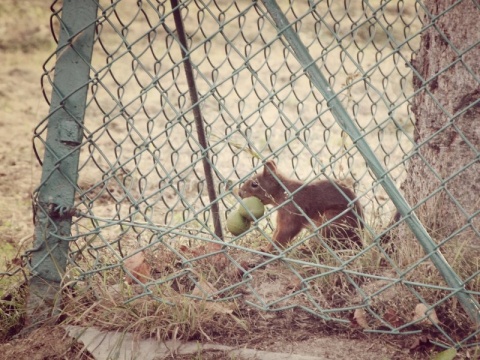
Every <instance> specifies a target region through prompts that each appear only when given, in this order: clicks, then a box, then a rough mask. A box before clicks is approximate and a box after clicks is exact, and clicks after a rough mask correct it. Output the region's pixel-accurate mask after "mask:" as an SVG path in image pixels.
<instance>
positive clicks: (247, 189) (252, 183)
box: [238, 160, 280, 205]
mask: <svg viewBox="0 0 480 360" xmlns="http://www.w3.org/2000/svg"><path fill="white" fill-rule="evenodd" d="M276 174H277V164H275V161H273V160H268V161H267V162H266V163H265V165H264V167H263V172H262V173H261V174H257V175H254V176H252V177H251V178H250V179H248V180H247V181H245V182H244V183H243V185H242V186H241V187H240V190H239V192H238V194H239V195H240V197H241V198H242V199H244V198H247V197H250V196H256V197H257V198H259V199H260V201H261V202H262V203H263V204H264V205H268V204H274V198H275V197H276V196H277V194H276V192H277V191H278V190H277V189H278V188H279V185H280V184H279V183H278V180H277V179H276V176H275V175H276Z"/></svg>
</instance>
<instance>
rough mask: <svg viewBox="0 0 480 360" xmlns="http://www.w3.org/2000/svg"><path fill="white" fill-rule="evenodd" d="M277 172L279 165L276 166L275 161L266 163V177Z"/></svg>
mask: <svg viewBox="0 0 480 360" xmlns="http://www.w3.org/2000/svg"><path fill="white" fill-rule="evenodd" d="M276 172H277V164H275V161H273V160H268V161H267V162H266V163H265V167H264V168H263V173H264V174H265V175H270V174H271V173H276Z"/></svg>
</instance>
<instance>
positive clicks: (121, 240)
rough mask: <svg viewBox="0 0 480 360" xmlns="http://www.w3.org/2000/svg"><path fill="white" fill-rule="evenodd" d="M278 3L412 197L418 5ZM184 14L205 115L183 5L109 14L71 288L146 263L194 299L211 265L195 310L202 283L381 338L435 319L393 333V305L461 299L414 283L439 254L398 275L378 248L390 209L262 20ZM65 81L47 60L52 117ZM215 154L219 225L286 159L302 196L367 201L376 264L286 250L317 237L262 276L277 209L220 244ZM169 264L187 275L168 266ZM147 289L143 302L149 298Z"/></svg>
mask: <svg viewBox="0 0 480 360" xmlns="http://www.w3.org/2000/svg"><path fill="white" fill-rule="evenodd" d="M280 5H281V8H282V11H283V13H284V14H285V16H286V17H287V19H288V20H289V22H290V24H291V26H292V28H293V29H294V30H295V32H296V33H297V34H298V35H299V37H300V39H301V41H302V42H303V44H304V45H305V46H306V48H307V49H308V52H309V53H310V55H311V56H312V58H313V59H314V62H315V65H316V66H318V68H319V69H320V70H321V72H322V73H323V75H324V76H325V77H326V78H327V80H328V83H329V86H330V87H331V90H332V91H333V92H334V93H335V97H336V98H337V99H339V100H340V101H341V102H342V104H343V106H344V108H345V109H346V110H347V112H348V113H349V115H350V116H351V117H352V118H353V119H354V121H355V123H356V125H357V126H358V128H359V130H360V132H361V134H362V137H363V138H364V139H366V141H367V142H368V144H369V145H370V147H371V148H372V149H373V151H374V153H375V155H376V157H377V158H378V159H379V160H380V161H381V162H382V163H383V165H384V167H385V169H387V173H388V175H389V176H391V177H392V178H393V180H394V181H395V182H396V183H397V184H398V185H400V184H401V183H402V181H403V180H404V179H405V176H406V172H405V169H406V164H407V162H408V161H409V159H410V157H411V156H412V153H413V152H412V149H413V148H414V139H413V136H414V135H413V131H414V123H415V119H414V115H413V113H412V100H413V97H414V96H415V94H414V90H413V85H412V78H413V73H414V72H415V70H414V68H413V67H412V66H411V64H410V62H411V59H412V56H413V55H414V53H415V52H416V51H417V50H418V48H419V44H420V35H421V28H422V19H423V16H424V9H423V5H422V3H421V2H419V1H414V0H406V1H396V2H393V1H380V2H378V1H367V0H365V1H346V2H339V1H308V2H307V1H291V2H288V3H286V2H281V4H280ZM180 10H181V15H182V18H183V22H184V25H185V30H186V34H187V49H183V50H184V51H186V57H188V59H189V60H190V61H191V64H192V66H193V70H194V77H195V85H196V88H197V91H198V99H199V100H198V104H192V103H191V101H190V96H189V87H188V84H187V79H186V77H185V72H184V68H183V62H184V61H185V58H183V57H182V52H181V44H180V43H179V40H178V32H177V29H176V26H175V23H174V19H173V11H174V9H172V8H171V6H170V2H167V1H156V2H155V1H138V2H132V1H127V0H118V1H111V2H107V1H100V3H99V12H98V17H97V21H96V24H95V25H96V36H95V43H94V53H93V60H92V63H91V65H89V66H90V67H91V72H90V81H89V83H88V86H89V95H88V99H87V104H86V115H85V123H84V125H83V138H82V139H81V144H80V145H79V147H78V148H79V149H80V166H79V179H78V183H77V184H76V190H77V196H76V200H75V210H76V215H77V216H76V217H75V219H74V223H73V226H72V234H71V236H70V238H69V239H67V240H68V241H71V253H70V255H69V261H70V264H71V266H73V267H74V268H75V269H77V270H76V271H78V274H76V278H77V279H86V278H88V277H89V276H94V275H95V274H99V273H100V272H101V271H113V272H115V271H118V272H119V270H120V269H122V270H123V271H127V273H128V271H129V270H128V269H125V267H124V259H128V258H130V257H132V256H134V255H135V254H138V253H140V252H143V253H146V254H148V256H153V257H154V258H155V259H156V261H157V265H156V271H157V275H156V276H154V278H153V279H151V282H149V283H148V284H155V285H157V286H160V285H165V284H166V285H169V284H171V282H172V281H177V282H182V283H185V282H188V281H190V282H191V283H192V284H197V285H198V284H199V283H201V282H200V280H199V277H200V276H199V275H198V274H199V273H201V272H202V271H203V270H204V266H205V262H207V263H208V259H214V260H213V262H214V263H215V266H217V267H218V266H221V268H222V271H219V272H218V273H215V274H212V273H209V276H212V277H213V278H209V279H208V281H209V282H210V283H214V284H215V287H216V291H214V292H208V291H204V292H203V293H202V295H201V296H199V295H198V293H196V292H195V291H194V289H195V288H196V287H195V285H192V286H190V287H188V286H186V289H187V290H185V293H186V294H187V295H189V296H192V297H200V298H201V297H206V298H208V299H215V298H218V297H219V296H220V297H222V298H223V299H224V300H225V299H232V298H238V297H241V295H240V294H243V293H242V292H243V291H246V292H247V295H244V299H245V300H246V302H247V303H248V304H250V305H253V306H256V307H259V308H261V309H277V310H278V309H284V308H291V307H298V308H301V309H304V310H306V311H308V312H310V313H314V314H316V315H319V316H321V317H323V318H325V319H335V320H338V321H340V322H346V323H349V322H350V320H348V318H347V317H346V316H345V315H344V314H346V313H349V312H351V311H355V309H364V310H365V311H366V312H368V314H369V316H371V317H372V318H373V319H374V320H373V321H374V322H377V323H379V324H381V326H380V329H381V331H384V332H393V333H395V332H398V331H399V329H404V328H407V327H408V326H409V325H411V324H414V325H415V324H417V323H419V322H420V321H423V320H424V319H425V316H426V315H425V316H424V317H423V318H419V319H416V320H412V319H403V321H401V322H400V321H397V322H396V321H393V320H392V318H390V319H388V318H386V317H385V316H384V315H385V313H388V312H390V311H391V309H392V308H394V307H395V306H398V304H397V305H395V302H396V301H397V300H398V299H396V294H401V297H402V298H403V299H402V300H404V301H405V302H409V303H410V304H417V303H422V304H423V303H426V304H430V305H433V303H436V304H441V303H442V302H446V301H448V300H449V299H450V298H451V296H452V294H453V293H454V292H455V291H456V290H455V289H450V288H449V287H448V286H446V285H445V284H444V283H443V282H442V280H441V279H438V278H432V282H431V283H419V282H416V281H415V276H414V273H417V272H422V271H423V270H424V269H425V268H428V266H429V265H428V261H426V259H428V256H429V255H428V254H427V255H426V256H425V257H423V256H422V255H420V254H421V250H419V249H418V252H415V254H412V256H414V257H413V258H411V259H409V260H408V261H406V260H405V259H403V260H400V259H399V258H398V257H396V255H392V253H390V252H388V251H387V250H386V249H384V248H382V247H381V246H380V245H379V242H378V241H376V240H378V238H379V235H380V234H381V233H382V232H383V231H384V230H385V229H386V228H387V227H388V226H389V225H388V224H389V223H390V220H391V219H392V217H393V215H394V212H395V208H394V206H392V204H391V201H390V200H389V198H388V196H386V194H385V192H384V190H383V189H382V187H381V186H380V184H379V183H380V182H381V180H379V181H377V180H376V179H375V178H374V177H373V176H372V174H371V173H370V171H369V169H368V167H367V166H366V164H365V160H364V159H363V157H362V156H361V154H360V153H359V151H358V149H357V147H356V144H355V143H354V141H352V140H351V139H350V138H349V137H348V136H347V135H346V134H345V133H344V132H343V131H342V129H341V127H340V126H339V125H338V124H337V123H336V121H335V119H334V117H333V116H332V114H331V109H330V107H329V104H328V103H327V101H326V100H325V99H324V98H323V97H322V96H321V94H320V93H319V92H318V90H316V88H315V87H314V86H312V83H311V80H310V78H309V77H308V76H307V74H306V72H305V71H304V68H303V67H302V66H301V65H300V64H299V62H298V61H297V59H296V57H295V55H294V53H293V52H292V49H291V48H290V46H289V44H288V43H287V42H286V41H285V40H284V38H283V37H282V36H281V34H279V31H280V32H281V29H277V28H276V26H275V24H274V22H273V20H272V19H271V17H270V15H269V14H268V12H267V10H266V8H265V7H264V5H263V4H262V3H260V2H257V1H253V2H252V1H234V2H228V1H227V2H225V1H215V0H213V1H201V0H196V1H184V2H182V3H181V4H180ZM61 15H62V7H61V4H60V3H57V2H54V3H53V5H52V18H51V25H52V33H53V35H54V37H55V38H56V39H57V38H58V29H59V27H60V26H62V20H61ZM74 37H75V34H72V39H74ZM60 51H61V50H60ZM56 55H57V56H58V53H57V54H56ZM54 67H55V56H53V55H52V57H51V58H50V59H49V60H48V61H47V62H46V63H45V65H44V69H45V72H44V75H43V78H42V85H43V92H44V95H45V98H46V99H47V101H48V99H49V94H50V93H51V91H52V83H53V69H54ZM67 96H68V95H67ZM196 105H199V107H200V109H201V114H202V116H203V121H204V127H205V131H206V135H207V141H208V148H207V149H203V148H202V146H201V145H200V144H199V141H198V137H197V129H196V127H195V122H194V117H193V113H192V109H193V107H194V106H196ZM48 119H49V117H46V118H45V119H44V120H43V121H42V122H41V123H40V124H39V125H38V126H37V128H36V130H35V137H34V147H35V150H36V153H37V154H38V157H39V158H41V155H42V153H43V151H44V150H43V149H44V147H45V146H47V145H46V144H45V138H46V123H47V122H48ZM206 152H208V155H209V156H208V159H207V160H208V161H209V163H210V165H211V166H212V169H213V174H214V180H215V184H216V185H215V186H216V189H215V190H216V192H217V196H218V201H219V205H220V211H221V213H222V215H223V218H224V217H225V216H226V215H227V214H228V213H229V211H231V210H232V209H233V208H234V207H236V206H237V201H238V196H237V194H236V191H235V189H236V188H237V186H238V185H239V184H241V183H242V182H244V181H245V179H247V178H248V177H250V176H251V175H252V174H253V173H254V172H256V171H259V169H260V168H261V166H262V160H265V159H276V160H277V163H278V167H279V168H280V169H282V172H283V173H284V174H285V175H287V176H289V177H293V178H297V179H301V180H305V181H310V180H312V179H318V178H325V177H327V178H329V179H332V180H338V181H341V182H343V183H346V184H348V185H350V186H352V187H354V188H355V190H356V194H357V195H358V199H359V201H360V202H361V203H362V205H363V206H364V208H365V225H366V226H365V234H364V237H365V239H364V243H365V244H364V245H365V246H364V248H363V249H362V250H361V251H359V252H356V253H352V252H351V251H346V252H343V253H340V254H338V253H335V252H333V251H327V252H326V254H325V255H324V256H325V257H326V258H322V259H320V260H319V259H316V260H314V259H311V258H310V259H305V258H302V257H301V256H300V255H298V254H296V253H295V254H294V253H293V252H289V251H290V250H292V249H293V250H295V249H297V248H298V246H299V245H300V244H307V246H308V244H309V240H312V241H315V238H316V235H317V234H316V233H315V232H314V233H310V232H305V233H304V234H303V235H302V238H301V240H300V241H299V242H297V243H296V244H295V245H294V246H292V248H291V249H290V250H289V251H285V252H283V253H281V254H280V255H274V254H269V255H266V257H265V258H261V259H263V260H258V258H257V257H258V256H259V255H258V254H259V247H258V246H257V245H258V243H259V242H262V241H263V239H262V237H266V238H267V239H268V238H270V235H271V231H272V225H271V220H270V218H273V217H274V211H270V212H268V213H267V215H265V216H264V217H263V218H262V219H261V220H260V221H258V222H256V223H255V226H254V227H252V228H251V229H250V230H249V232H247V233H246V234H245V235H244V236H240V237H234V236H230V235H229V236H227V237H226V239H225V243H222V242H221V241H219V240H218V238H216V237H215V235H214V233H213V230H212V228H213V227H212V214H211V205H212V204H211V201H210V199H209V198H208V192H207V188H206V182H205V174H204V168H203V167H202V160H203V159H204V158H205V155H206ZM40 186H42V185H40ZM390 224H391V223H390ZM320 242H321V243H322V244H324V243H323V242H322V241H320ZM209 246H214V247H213V249H214V250H208V249H209ZM202 247H203V248H202ZM205 247H206V248H207V249H205ZM198 248H202V250H201V251H197V250H198ZM326 248H327V249H328V245H327V246H326ZM192 249H193V250H192ZM195 249H197V250H195ZM412 253H413V252H412ZM218 257H220V258H221V260H218V259H219V258H218ZM253 258H255V259H256V262H254V264H253V265H252V264H251V260H252V259H253ZM277 260H278V261H277ZM158 262H162V264H158ZM170 262H171V263H172V264H173V263H175V264H177V263H180V264H181V267H180V268H176V267H175V266H176V265H175V266H173V265H172V267H168V266H167V265H166V263H170ZM268 264H276V265H275V266H277V267H278V269H277V270H278V271H279V273H281V274H284V276H285V277H284V278H283V280H282V281H280V284H279V283H278V282H277V283H275V285H274V286H277V287H278V288H279V289H283V287H282V286H286V283H292V282H294V283H298V284H299V286H298V287H297V288H296V290H295V291H293V292H291V291H290V292H289V293H282V292H281V291H278V292H277V293H275V292H271V291H270V290H271V289H270V288H269V287H266V286H265V275H264V273H262V268H264V267H265V266H267V265H268ZM192 269H193V270H195V271H193V272H192ZM217 270H218V269H217ZM223 270H225V271H223ZM239 271H240V273H241V276H240V278H239V277H238V276H237V275H238V272H239ZM221 272H225V273H226V274H227V276H221V275H220V274H219V273H221ZM476 275H477V273H475V274H474V275H472V276H476ZM205 276H206V275H205ZM175 279H176V280H175ZM185 279H188V281H187V280H185ZM333 279H337V282H335V281H334V280H333ZM148 284H147V285H145V284H144V285H143V293H142V295H141V296H144V295H152V292H153V290H152V287H149V285H148ZM339 287H340V289H339ZM245 289H246V290H245ZM325 289H327V290H325ZM240 290H241V291H240ZM335 294H337V295H335ZM472 294H474V295H475V296H477V295H478V294H477V293H476V292H472ZM429 309H430V307H429ZM434 326H436V327H438V329H439V331H440V332H441V333H442V336H444V341H445V342H447V343H448V342H451V343H455V342H456V341H458V339H453V338H452V337H453V335H449V334H448V331H446V330H445V329H444V328H441V326H440V325H439V324H438V323H437V324H434ZM379 331H380V330H379Z"/></svg>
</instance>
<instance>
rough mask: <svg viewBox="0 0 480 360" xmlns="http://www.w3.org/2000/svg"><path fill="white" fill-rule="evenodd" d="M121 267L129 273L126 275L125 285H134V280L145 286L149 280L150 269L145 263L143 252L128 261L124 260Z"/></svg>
mask: <svg viewBox="0 0 480 360" xmlns="http://www.w3.org/2000/svg"><path fill="white" fill-rule="evenodd" d="M123 266H124V267H125V269H126V270H128V272H129V273H127V274H126V279H127V284H134V283H136V280H138V281H140V282H141V283H143V284H145V283H146V282H148V281H149V280H150V279H151V270H152V269H151V267H150V265H149V264H148V263H147V262H146V261H145V255H144V253H143V252H139V253H136V254H135V255H133V256H131V257H129V258H128V259H125V261H124V262H123Z"/></svg>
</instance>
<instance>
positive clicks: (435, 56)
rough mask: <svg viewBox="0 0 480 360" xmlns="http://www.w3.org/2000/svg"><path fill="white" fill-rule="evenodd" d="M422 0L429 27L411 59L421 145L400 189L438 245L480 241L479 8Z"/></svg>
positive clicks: (445, 0) (465, 3) (443, 0)
mask: <svg viewBox="0 0 480 360" xmlns="http://www.w3.org/2000/svg"><path fill="white" fill-rule="evenodd" d="M424 3H425V6H426V9H427V14H426V15H425V24H424V25H425V27H427V28H428V29H427V30H425V32H424V33H423V35H422V40H421V45H420V51H419V53H418V54H417V56H416V58H415V60H414V61H413V65H414V67H415V69H416V70H417V71H418V75H419V76H417V77H415V78H414V87H415V90H416V91H418V95H417V96H416V97H415V100H414V106H413V111H414V113H415V115H416V119H417V120H416V131H415V141H416V143H417V148H416V152H415V155H414V156H413V158H412V159H411V162H410V164H409V168H408V176H407V180H406V181H405V182H404V184H403V185H402V189H403V191H404V193H405V197H406V199H407V200H408V201H409V202H410V204H411V205H412V206H416V205H420V206H419V207H418V208H417V209H416V211H417V214H418V216H419V217H420V219H421V220H422V222H423V223H424V225H425V226H426V227H427V229H428V230H430V233H431V235H432V237H433V238H434V239H435V241H436V242H437V243H440V242H442V241H443V240H445V239H455V240H452V241H450V242H449V243H456V244H458V243H457V240H462V241H465V240H466V241H467V243H468V244H470V245H473V247H474V248H475V247H477V246H479V247H480V235H479V232H480V214H479V213H478V212H479V209H480V184H479V180H480V178H479V175H480V158H479V151H480V146H479V145H480V102H479V98H480V21H479V19H480V7H479V3H478V2H475V1H472V0H464V1H462V2H460V3H459V4H458V5H455V6H453V7H452V8H450V9H449V7H451V6H452V4H454V3H456V1H453V0H425V1H424ZM447 9H448V10H447ZM446 10H447V11H446ZM444 11H445V13H444ZM428 13H430V14H428ZM434 194H435V195H434ZM427 198H428V200H427V201H426V202H425V203H423V204H422V202H423V201H424V200H425V199H427ZM406 231H407V230H406V229H403V230H401V232H400V238H402V237H404V236H410V235H407V234H406Z"/></svg>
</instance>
